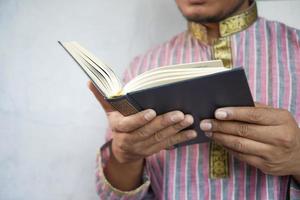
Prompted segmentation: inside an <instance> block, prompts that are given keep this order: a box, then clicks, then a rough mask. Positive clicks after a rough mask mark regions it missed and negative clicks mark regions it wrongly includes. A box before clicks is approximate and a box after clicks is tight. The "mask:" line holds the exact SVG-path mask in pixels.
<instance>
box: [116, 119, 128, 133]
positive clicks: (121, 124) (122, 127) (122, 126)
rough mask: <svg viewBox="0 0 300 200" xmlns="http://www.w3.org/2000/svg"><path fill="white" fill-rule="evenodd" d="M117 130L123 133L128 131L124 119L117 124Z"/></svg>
mask: <svg viewBox="0 0 300 200" xmlns="http://www.w3.org/2000/svg"><path fill="white" fill-rule="evenodd" d="M116 128H117V130H121V131H127V130H126V122H125V120H124V119H121V120H119V121H118V122H117V127H116Z"/></svg>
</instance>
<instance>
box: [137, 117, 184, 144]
mask: <svg viewBox="0 0 300 200" xmlns="http://www.w3.org/2000/svg"><path fill="white" fill-rule="evenodd" d="M183 119H184V114H183V113H182V112H180V111H172V112H169V113H166V114H163V115H160V116H157V117H156V118H155V119H153V120H152V121H151V122H150V123H148V124H146V125H145V126H142V127H141V128H139V129H137V130H135V131H134V132H133V134H132V143H135V142H140V141H144V140H145V139H147V138H149V137H150V136H152V135H154V133H157V132H158V131H160V130H162V129H165V128H167V127H169V126H172V125H174V124H176V123H178V122H180V121H182V120H183Z"/></svg>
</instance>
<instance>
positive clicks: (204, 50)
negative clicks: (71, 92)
mask: <svg viewBox="0 0 300 200" xmlns="http://www.w3.org/2000/svg"><path fill="white" fill-rule="evenodd" d="M176 3H177V5H178V7H179V9H180V11H181V12H182V14H183V15H184V17H185V18H186V19H187V20H188V23H189V29H188V31H186V32H184V33H181V34H179V35H177V36H175V37H174V38H173V39H171V40H170V41H169V42H166V43H164V44H162V45H160V46H159V47H157V48H154V49H152V50H150V51H149V52H148V53H146V54H145V55H143V56H139V57H137V58H136V59H135V60H134V61H133V63H132V65H131V67H130V68H129V69H127V70H126V73H125V78H124V80H125V82H127V81H128V80H130V79H131V78H133V77H134V76H136V75H137V74H139V73H142V72H144V71H146V70H149V69H151V68H154V67H158V66H164V65H169V64H177V63H185V62H195V61H200V60H211V59H222V60H223V63H224V65H225V66H227V67H233V66H243V67H244V69H245V71H246V74H247V78H248V81H249V86H250V89H251V92H252V95H253V97H254V99H255V101H256V102H260V103H256V107H231V108H220V109H218V110H216V112H215V119H206V120H203V121H202V122H201V123H200V124H199V126H200V128H201V129H202V130H203V131H205V133H206V135H207V137H210V138H211V139H212V142H211V143H210V144H206V143H205V144H196V145H190V146H185V147H181V148H176V149H170V148H171V147H172V146H173V145H174V144H177V143H181V142H183V141H186V140H189V139H192V138H194V137H195V135H196V133H195V131H193V130H185V128H186V127H188V126H189V125H191V124H192V123H193V118H192V116H191V115H189V114H184V113H182V112H180V111H173V112H170V113H166V114H163V115H161V116H157V115H156V113H155V111H153V110H145V111H142V112H140V113H137V114H134V115H131V116H128V117H124V116H122V115H121V114H120V113H118V112H117V111H114V110H113V109H112V108H111V107H110V106H109V105H108V104H107V103H106V102H105V101H104V100H103V97H102V96H101V95H100V93H99V92H98V91H97V90H96V89H95V87H94V86H93V85H92V84H89V87H90V89H91V91H92V92H93V93H94V94H95V96H96V97H97V99H98V100H99V102H100V103H101V105H102V106H103V108H104V109H105V111H106V113H107V117H108V120H109V127H110V130H109V133H108V135H109V136H108V140H109V139H110V138H112V140H110V142H108V143H107V144H106V145H104V146H103V147H102V148H101V150H100V152H99V160H98V164H99V166H98V170H97V189H98V194H99V196H100V198H102V199H286V198H290V199H300V129H299V125H298V124H299V123H300V40H299V38H300V31H299V30H296V29H293V28H290V27H287V26H285V25H283V24H281V23H278V22H271V21H267V20H265V19H263V18H258V17H257V15H256V14H257V13H256V4H255V2H253V1H249V0H222V1H221V0H176ZM199 92H202V93H203V95H205V91H199ZM267 105H268V106H267ZM227 152H229V156H228V154H227ZM227 163H228V164H229V165H227Z"/></svg>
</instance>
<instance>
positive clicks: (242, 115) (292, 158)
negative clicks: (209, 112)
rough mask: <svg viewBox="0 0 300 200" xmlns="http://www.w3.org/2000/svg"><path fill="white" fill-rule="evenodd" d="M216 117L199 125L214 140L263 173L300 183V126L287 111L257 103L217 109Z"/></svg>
mask: <svg viewBox="0 0 300 200" xmlns="http://www.w3.org/2000/svg"><path fill="white" fill-rule="evenodd" d="M215 117H216V119H207V120H203V121H201V123H200V128H201V129H202V130H203V131H205V133H206V135H207V136H209V137H211V138H212V139H213V140H214V141H215V142H216V143H218V144H220V145H222V146H224V147H225V148H227V149H228V150H229V152H230V153H232V154H233V155H234V156H235V157H236V158H238V159H240V160H242V161H245V162H247V163H248V164H250V165H253V166H255V167H257V168H259V169H260V170H262V171H263V172H264V173H266V174H271V175H276V176H282V175H293V176H294V177H295V178H296V179H297V180H298V181H299V182H300V129H299V127H298V125H297V123H296V121H295V120H294V118H293V117H292V115H291V114H290V113H289V112H288V111H286V110H283V109H275V108H271V107H267V106H262V105H258V104H256V107H227V108H220V109H218V110H216V112H215Z"/></svg>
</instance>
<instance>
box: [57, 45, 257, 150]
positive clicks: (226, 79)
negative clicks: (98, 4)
mask: <svg viewBox="0 0 300 200" xmlns="http://www.w3.org/2000/svg"><path fill="white" fill-rule="evenodd" d="M59 44H60V45H61V46H62V47H63V48H64V49H65V50H66V51H67V52H68V53H69V55H70V56H71V57H72V58H73V59H74V60H75V61H76V62H77V64H78V65H79V66H80V68H81V69H82V70H83V71H84V72H85V73H86V75H87V76H88V77H89V78H90V79H91V81H92V82H93V84H94V85H95V86H96V88H97V89H98V90H99V92H100V93H101V94H102V95H103V96H104V98H105V99H106V101H107V102H108V103H110V104H111V105H112V107H114V108H115V109H116V110H118V111H119V112H120V113H121V114H123V115H124V116H128V115H132V114H135V113H137V112H139V111H142V110H145V109H149V108H151V109H153V110H155V111H156V113H157V114H158V115H160V114H164V113H166V112H170V111H174V110H180V111H182V112H183V113H185V114H191V115H192V116H193V117H194V123H193V125H191V126H190V127H188V128H192V129H195V130H196V131H197V137H196V138H195V139H193V140H190V141H188V142H184V143H181V144H178V145H176V146H183V145H188V144H195V143H202V142H207V141H209V138H207V137H206V136H205V134H204V133H203V132H202V131H201V129H200V127H199V122H200V121H201V120H203V119H208V118H214V111H215V110H216V109H217V108H220V107H227V106H254V102H253V98H252V95H251V92H250V89H249V85H248V82H247V77H246V75H245V72H244V69H243V68H242V67H234V68H233V69H229V68H226V67H223V63H222V61H221V60H211V61H203V62H194V63H185V64H177V65H169V66H162V67H158V68H155V69H152V70H149V71H146V72H144V73H142V74H140V75H138V76H136V77H135V78H133V79H132V80H130V81H129V82H128V83H127V84H125V85H124V86H123V85H122V83H121V81H120V79H119V78H118V77H117V75H116V74H115V73H114V71H113V69H112V68H111V67H109V66H108V65H106V64H105V63H104V62H103V61H101V60H100V59H98V58H97V57H96V56H94V55H93V54H92V53H91V52H89V51H88V50H86V49H85V48H84V47H82V46H81V45H80V44H78V43H77V42H59Z"/></svg>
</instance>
